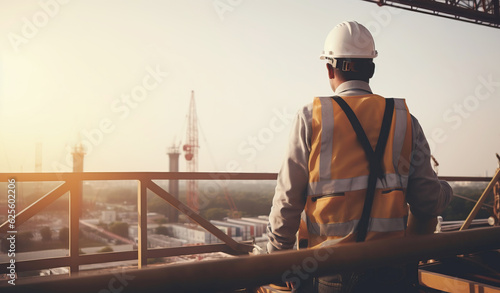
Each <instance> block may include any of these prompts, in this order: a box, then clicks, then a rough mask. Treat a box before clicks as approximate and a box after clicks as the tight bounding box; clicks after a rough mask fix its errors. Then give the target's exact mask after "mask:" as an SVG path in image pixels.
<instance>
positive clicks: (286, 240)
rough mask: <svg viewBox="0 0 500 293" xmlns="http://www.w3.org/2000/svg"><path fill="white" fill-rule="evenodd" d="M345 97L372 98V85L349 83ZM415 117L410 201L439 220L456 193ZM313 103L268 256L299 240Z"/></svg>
mask: <svg viewBox="0 0 500 293" xmlns="http://www.w3.org/2000/svg"><path fill="white" fill-rule="evenodd" d="M335 94H336V95H338V96H342V97H348V96H358V95H366V94H372V91H371V89H370V86H369V85H368V83H366V82H363V81H347V82H344V83H342V84H341V85H340V86H339V87H338V88H337V89H336V91H335ZM411 117H412V140H413V141H412V161H411V166H410V174H409V178H408V186H407V192H406V200H407V202H408V203H409V205H410V210H411V212H412V213H413V214H414V215H415V216H416V217H419V218H431V217H436V216H438V215H439V214H440V213H441V212H442V211H443V210H444V209H445V207H446V206H447V205H448V203H449V202H450V200H451V197H452V194H453V191H452V189H451V187H450V185H449V184H448V183H447V182H445V181H440V180H438V178H437V175H436V173H435V172H434V170H433V169H432V167H431V163H430V161H431V160H430V149H429V144H428V143H427V139H426V138H425V135H424V132H423V130H422V127H421V126H420V124H419V123H418V120H417V119H416V118H415V117H413V116H411ZM311 120H312V102H311V103H310V104H308V105H306V106H304V107H303V108H302V109H301V110H300V111H299V112H298V113H297V116H296V118H295V121H294V124H293V125H292V130H291V134H290V139H289V143H288V147H287V151H286V154H285V159H284V161H283V164H282V166H281V169H280V171H279V174H278V180H277V185H276V189H275V193H274V198H273V203H272V208H271V212H270V214H269V225H268V233H267V234H268V236H269V243H268V245H267V250H268V252H272V251H275V250H282V249H291V248H292V247H293V245H294V243H295V240H296V233H297V230H298V228H299V224H300V218H301V213H302V211H303V210H304V206H305V203H306V196H307V186H308V181H309V170H308V162H309V153H310V151H311V135H312V126H311Z"/></svg>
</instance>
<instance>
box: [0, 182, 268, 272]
mask: <svg viewBox="0 0 500 293" xmlns="http://www.w3.org/2000/svg"><path fill="white" fill-rule="evenodd" d="M13 178H15V181H16V183H19V182H41V181H44V182H47V181H62V182H63V183H62V184H60V185H59V186H57V187H56V188H54V189H53V190H52V191H50V192H48V193H47V194H45V195H43V196H41V197H40V198H39V199H38V200H36V201H35V202H34V203H32V204H31V205H29V206H28V207H27V208H25V209H24V210H22V211H21V212H19V213H17V214H16V217H15V225H16V227H17V226H19V225H22V224H23V223H24V222H26V221H27V220H28V219H30V218H31V217H33V216H34V215H36V214H37V213H39V212H40V211H42V210H43V209H44V208H45V207H47V206H48V205H50V204H51V203H53V202H54V201H55V200H56V199H58V198H60V197H61V196H62V195H64V194H66V193H69V256H65V257H55V258H47V259H37V260H28V261H19V262H16V271H17V272H21V271H32V270H41V269H47V268H55V267H69V269H70V274H71V273H76V272H78V271H79V267H80V266H81V265H88V264H96V263H105V262H114V261H125V260H134V259H137V261H138V264H137V265H138V267H139V268H142V267H145V266H146V265H147V259H148V258H157V257H169V256H179V255H189V254H199V253H209V252H226V253H229V254H233V255H240V254H246V253H248V252H250V251H252V249H253V246H252V245H250V244H248V243H240V242H236V241H235V240H233V238H231V237H229V236H228V235H227V234H225V233H224V232H222V231H221V230H220V229H218V228H217V227H215V226H214V225H212V224H211V223H210V222H209V221H207V220H206V219H204V218H203V217H201V216H200V215H199V214H197V213H196V212H194V211H193V210H191V209H190V208H189V207H188V206H187V205H185V204H183V203H182V202H181V201H179V200H178V199H177V198H176V197H175V196H173V195H171V194H170V193H168V192H167V191H165V190H164V189H163V188H162V187H160V186H159V185H158V184H156V183H155V182H153V180H275V179H276V174H269V173H201V172H199V173H187V172H176V173H171V172H105V173H103V172H81V173H10V174H7V173H0V182H8V180H9V179H13ZM102 180H135V181H137V183H138V184H137V187H138V188H137V190H138V191H137V212H138V219H137V223H138V244H137V251H124V252H112V253H100V254H98V255H97V254H90V255H80V254H79V251H80V247H79V241H78V239H79V220H80V210H81V198H82V182H84V181H102ZM147 190H150V191H152V192H153V193H155V194H156V195H157V196H159V197H161V198H162V199H164V200H165V201H166V202H168V203H169V204H170V205H172V206H173V207H175V208H177V209H178V210H179V211H180V212H182V213H184V214H185V215H186V216H187V217H189V218H190V219H191V220H192V221H194V222H196V223H197V224H199V225H200V226H201V227H203V228H204V229H206V230H207V231H208V232H210V233H211V234H213V235H214V236H215V237H217V238H218V239H220V240H221V241H222V242H223V243H222V244H210V245H196V246H183V247H173V248H156V249H148V246H147ZM8 230H9V221H6V222H4V223H3V224H1V225H0V235H6V233H7V232H8ZM7 265H8V263H3V264H0V273H6V272H7V270H6V267H7Z"/></svg>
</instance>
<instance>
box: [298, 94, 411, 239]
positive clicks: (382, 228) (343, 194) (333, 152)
mask: <svg viewBox="0 0 500 293" xmlns="http://www.w3.org/2000/svg"><path fill="white" fill-rule="evenodd" d="M345 100H346V102H347V103H348V104H349V106H350V107H351V108H352V109H353V111H354V112H355V113H356V116H357V117H358V119H359V121H360V123H361V125H362V126H363V129H364V130H365V132H366V135H367V137H368V139H369V141H370V143H371V144H372V147H373V148H375V145H376V143H377V139H378V135H379V133H380V125H381V122H382V116H383V113H384V108H385V99H384V98H383V97H380V96H377V95H367V96H356V97H348V98H345ZM394 102H395V109H394V110H395V111H394V114H393V115H394V116H393V121H392V125H391V131H390V134H389V138H388V141H387V146H386V149H385V153H384V159H383V169H384V172H385V177H384V178H383V179H382V180H380V179H379V180H378V181H377V190H376V193H375V199H374V203H373V208H372V213H371V219H370V225H369V228H368V231H369V233H368V236H367V240H369V239H370V238H371V239H373V238H378V237H380V236H381V235H374V233H388V234H391V235H393V234H394V233H391V232H402V233H403V234H404V229H405V225H406V216H407V212H408V209H407V203H406V200H405V189H406V186H407V183H408V173H409V162H410V155H411V143H412V136H411V135H412V134H411V116H410V114H409V112H408V109H407V107H406V103H405V101H404V100H403V99H394ZM337 142H338V143H337ZM368 174H369V169H368V161H367V160H366V155H365V152H364V150H363V148H362V147H361V145H360V144H359V142H358V141H357V137H356V133H355V132H354V130H353V129H352V126H351V124H350V122H349V120H348V119H347V117H346V116H345V113H343V111H342V109H341V108H340V106H338V104H337V103H335V102H334V101H333V99H332V98H330V97H321V98H315V100H314V102H313V116H312V139H311V153H310V156H309V186H308V198H307V203H306V215H307V229H308V235H309V246H315V245H317V244H320V243H321V242H322V241H325V240H329V239H336V238H341V237H346V236H348V235H350V234H352V232H353V231H354V229H355V227H356V225H357V223H358V221H359V219H360V217H361V213H362V209H363V203H364V198H365V192H366V190H365V189H366V187H367V184H368ZM315 237H316V239H315Z"/></svg>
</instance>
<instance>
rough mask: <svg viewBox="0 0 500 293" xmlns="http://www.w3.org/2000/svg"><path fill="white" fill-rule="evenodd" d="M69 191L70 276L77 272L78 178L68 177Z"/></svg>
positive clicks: (79, 181) (80, 188)
mask: <svg viewBox="0 0 500 293" xmlns="http://www.w3.org/2000/svg"><path fill="white" fill-rule="evenodd" d="M70 178H71V179H68V180H71V182H70V191H69V257H70V266H69V271H70V275H71V274H75V273H78V271H79V254H80V246H79V244H78V241H79V239H80V235H79V234H80V213H81V211H82V201H81V199H82V181H81V180H80V178H75V177H70Z"/></svg>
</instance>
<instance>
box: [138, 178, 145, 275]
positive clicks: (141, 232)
mask: <svg viewBox="0 0 500 293" xmlns="http://www.w3.org/2000/svg"><path fill="white" fill-rule="evenodd" d="M137 215H138V218H137V225H138V227H137V239H138V241H137V266H138V268H142V267H145V266H147V262H148V203H147V188H146V183H145V182H143V180H139V182H138V188H137Z"/></svg>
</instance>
